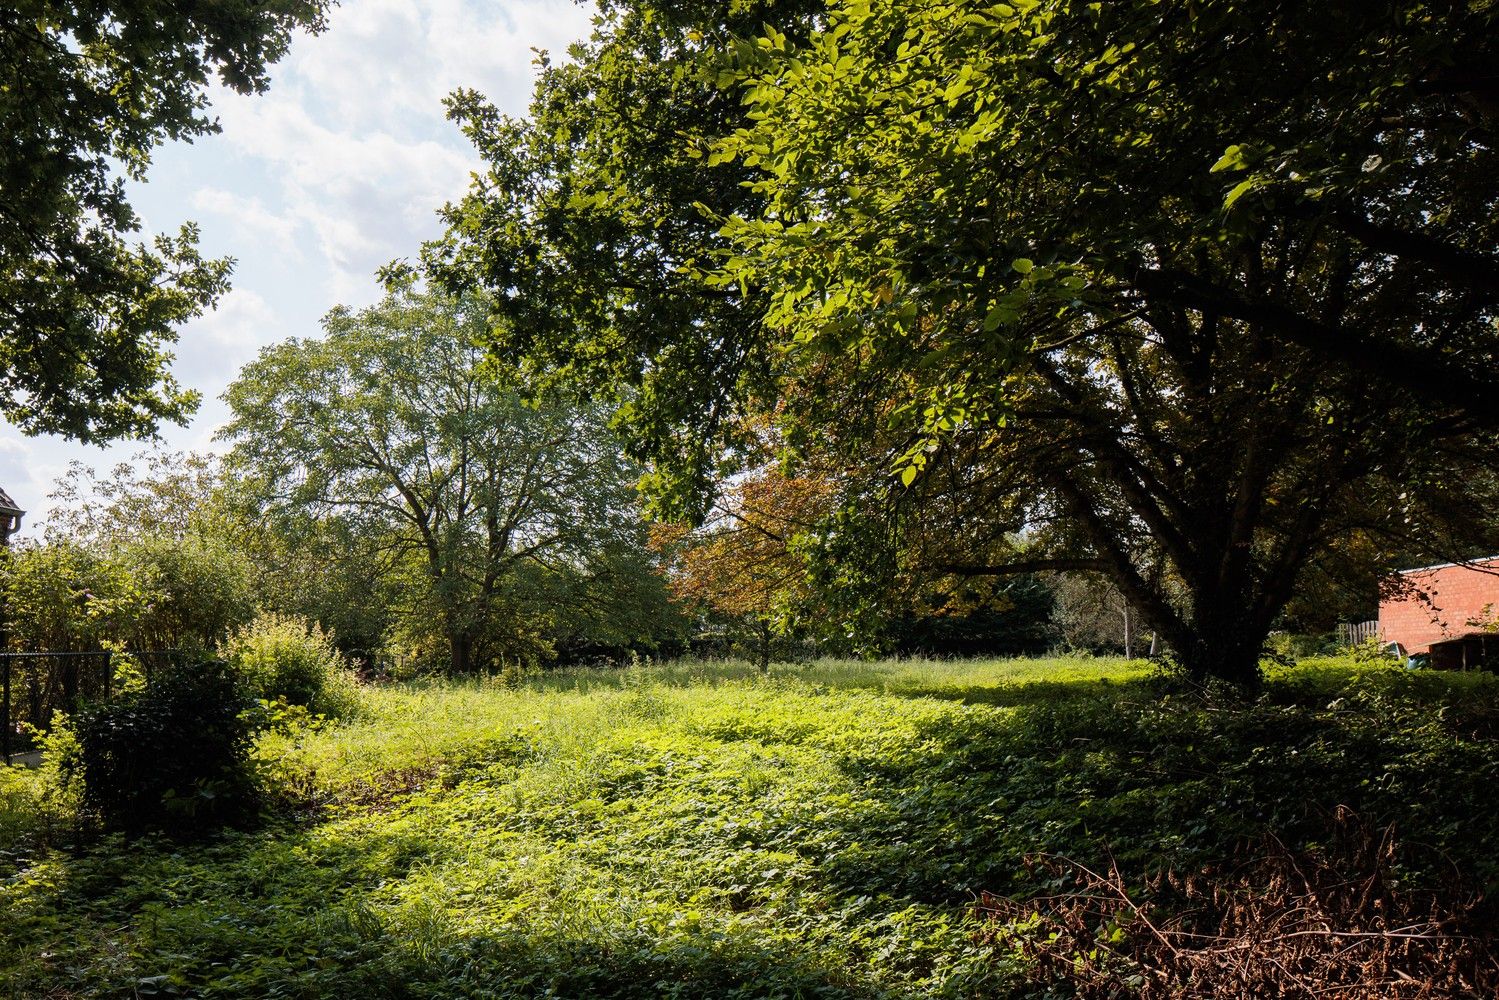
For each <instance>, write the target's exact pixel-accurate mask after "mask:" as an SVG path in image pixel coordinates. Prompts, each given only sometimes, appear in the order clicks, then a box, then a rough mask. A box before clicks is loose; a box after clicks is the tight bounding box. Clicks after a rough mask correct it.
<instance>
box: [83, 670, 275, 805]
mask: <svg viewBox="0 0 1499 1000" xmlns="http://www.w3.org/2000/svg"><path fill="white" fill-rule="evenodd" d="M252 707H253V701H252V700H251V699H250V698H249V697H248V695H247V694H246V692H245V689H244V686H243V685H242V684H241V683H240V680H239V678H238V676H237V675H236V674H235V673H234V671H233V670H231V669H230V667H229V666H228V665H227V664H225V663H223V662H222V661H210V662H208V663H204V664H202V665H200V666H197V667H194V668H191V669H178V670H171V671H167V672H166V673H164V674H163V675H161V676H158V677H157V678H155V679H154V680H152V682H151V683H150V684H148V685H146V687H145V688H143V689H142V690H140V691H137V692H134V693H132V694H127V695H125V696H124V697H122V698H120V699H119V700H117V701H113V702H107V703H104V704H100V705H96V706H94V707H93V708H90V709H88V710H86V711H84V712H81V713H79V715H78V717H77V720H76V722H75V730H76V733H77V740H78V759H79V763H80V766H81V771H82V774H83V803H84V807H85V808H86V810H87V811H88V812H90V813H92V814H93V815H95V816H97V817H98V818H99V820H100V821H101V822H102V823H103V824H104V826H105V827H106V828H108V829H112V830H123V831H125V832H128V833H139V832H142V831H146V830H161V831H164V832H167V833H171V834H191V833H198V832H203V831H206V830H211V829H216V828H218V827H220V826H224V825H229V824H237V823H241V822H244V821H246V820H248V819H250V818H251V817H253V816H254V815H255V813H256V810H257V798H258V795H257V791H258V790H257V786H256V781H255V774H254V770H253V768H252V766H251V764H250V744H251V741H252V737H253V730H252V722H251V720H250V714H249V711H248V710H249V709H250V708H252Z"/></svg>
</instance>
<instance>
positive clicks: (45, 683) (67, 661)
mask: <svg viewBox="0 0 1499 1000" xmlns="http://www.w3.org/2000/svg"><path fill="white" fill-rule="evenodd" d="M129 655H131V656H132V657H134V658H135V659H136V660H137V661H138V662H139V663H140V665H141V669H142V670H143V671H144V673H145V675H146V680H147V681H149V680H150V679H151V677H152V676H153V675H154V674H155V673H157V672H158V671H160V670H163V669H167V668H169V667H171V666H172V665H174V664H175V663H176V661H177V651H176V650H171V649H166V650H148V651H144V652H131V653H130V654H129ZM114 657H115V654H113V653H111V652H109V651H108V650H63V651H35V652H22V653H0V761H5V760H8V759H9V758H10V756H11V754H13V753H24V752H26V751H27V750H30V749H32V746H33V742H34V740H33V735H32V734H33V733H35V732H37V731H46V729H47V727H48V725H50V723H51V721H52V715H53V713H54V712H59V711H61V712H69V713H71V712H76V711H77V710H78V709H79V708H80V707H82V706H84V705H87V704H90V703H92V702H99V701H108V700H109V699H110V698H111V697H112V696H113V695H114V694H115V687H116V685H115V676H114V675H115V659H114Z"/></svg>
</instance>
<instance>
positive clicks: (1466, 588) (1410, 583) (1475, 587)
mask: <svg viewBox="0 0 1499 1000" xmlns="http://www.w3.org/2000/svg"><path fill="white" fill-rule="evenodd" d="M1496 616H1499V556H1491V557H1489V558H1487V559H1475V560H1473V561H1472V562H1467V563H1446V564H1443V565H1441V566H1423V567H1421V568H1420V569H1408V570H1403V571H1402V572H1401V573H1400V576H1399V580H1398V582H1397V584H1396V586H1394V587H1392V588H1391V591H1390V593H1389V594H1388V595H1387V596H1384V597H1382V598H1381V599H1380V602H1379V626H1380V631H1381V632H1382V633H1383V638H1384V641H1385V642H1398V643H1400V645H1401V646H1403V647H1405V651H1406V652H1407V653H1425V652H1431V651H1432V649H1431V647H1432V646H1433V645H1434V644H1445V643H1449V642H1452V641H1453V640H1461V639H1464V638H1466V637H1468V636H1471V635H1473V634H1474V633H1478V632H1483V631H1484V630H1483V629H1482V628H1481V627H1480V626H1479V625H1477V624H1476V623H1477V622H1491V621H1493V620H1494V619H1495V618H1496ZM1455 651H1456V652H1460V650H1455Z"/></svg>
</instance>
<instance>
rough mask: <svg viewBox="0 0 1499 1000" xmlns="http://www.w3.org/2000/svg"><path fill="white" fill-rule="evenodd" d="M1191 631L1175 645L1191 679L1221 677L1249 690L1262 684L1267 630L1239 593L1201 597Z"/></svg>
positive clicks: (1183, 666) (1176, 638)
mask: <svg viewBox="0 0 1499 1000" xmlns="http://www.w3.org/2000/svg"><path fill="white" fill-rule="evenodd" d="M1193 603H1194V605H1195V609H1194V610H1195V611H1196V614H1195V615H1194V620H1193V622H1192V628H1191V629H1190V631H1189V632H1188V633H1187V634H1186V635H1184V636H1180V637H1174V638H1173V640H1172V646H1173V647H1174V649H1175V651H1176V658H1177V660H1178V662H1179V665H1180V666H1181V668H1182V670H1183V671H1184V672H1185V673H1186V675H1187V678H1188V679H1189V680H1191V681H1194V682H1196V683H1202V682H1204V681H1206V680H1209V679H1210V678H1212V679H1217V680H1224V681H1228V682H1229V683H1231V684H1233V685H1235V686H1236V687H1240V688H1244V689H1246V690H1249V689H1253V688H1255V687H1258V686H1259V682H1260V654H1261V653H1262V652H1263V651H1264V645H1265V635H1266V631H1267V630H1266V629H1265V628H1262V627H1260V626H1259V625H1258V624H1257V623H1256V622H1255V621H1254V616H1253V615H1252V613H1251V612H1250V611H1249V610H1248V609H1247V608H1246V607H1245V606H1244V602H1243V601H1241V600H1240V599H1238V598H1237V597H1236V596H1225V595H1214V596H1199V597H1198V598H1197V599H1196V600H1195V601H1194V602H1193Z"/></svg>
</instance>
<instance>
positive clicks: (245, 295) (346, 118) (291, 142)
mask: <svg viewBox="0 0 1499 1000" xmlns="http://www.w3.org/2000/svg"><path fill="white" fill-rule="evenodd" d="M591 16H592V8H591V6H587V7H580V6H578V5H577V4H574V3H572V2H571V0H488V2H485V0H344V2H343V5H342V6H340V7H338V8H336V9H335V10H334V11H333V13H332V15H331V16H330V18H329V24H328V30H327V31H326V32H324V33H323V34H322V35H319V36H316V37H300V38H298V39H297V40H296V41H295V42H294V43H293V45H292V49H291V52H290V53H289V54H288V55H287V57H286V58H285V59H283V60H282V61H281V63H280V64H279V65H278V66H277V67H276V69H275V71H274V74H273V78H272V83H271V89H270V91H269V92H268V93H266V94H262V95H260V96H257V97H242V96H239V95H236V94H233V93H231V92H226V91H216V92H215V93H214V94H213V95H212V100H213V110H214V113H215V114H217V116H218V118H219V120H220V122H221V124H222V126H223V132H222V133H221V134H219V135H215V136H210V137H207V138H204V139H200V140H199V141H198V142H196V143H194V144H191V145H189V144H176V145H173V146H169V147H165V148H162V149H160V150H159V151H158V152H157V155H156V156H155V158H154V164H153V166H152V169H151V173H150V177H149V181H148V183H146V184H144V185H138V186H136V187H135V188H134V189H133V192H132V196H131V197H132V203H133V204H134V205H135V207H136V209H137V211H139V212H140V214H141V216H142V218H143V220H144V222H145V224H146V226H147V228H148V230H151V231H175V230H176V228H177V226H179V225H180V224H181V223H182V222H183V221H184V220H188V219H192V220H195V221H197V222H198V223H199V225H200V226H201V227H202V234H203V235H202V243H203V247H204V249H205V251H206V252H208V253H211V254H213V255H215V256H222V255H228V256H232V257H234V258H236V259H237V261H238V264H237V265H236V267H235V273H234V279H233V283H234V290H233V291H232V292H230V293H229V294H228V295H227V296H225V298H224V299H223V300H222V301H221V302H220V304H219V307H218V309H217V310H216V311H215V312H214V313H212V314H210V315H207V316H204V317H202V318H201V319H199V320H197V321H195V322H193V323H191V324H189V325H187V326H186V327H184V328H183V330H182V331H181V340H180V341H179V343H178V345H177V352H176V353H177V361H176V364H175V366H174V370H175V372H176V374H177V377H178V379H179V380H180V381H182V383H183V384H184V385H187V386H190V387H192V388H194V389H197V390H199V391H200V392H202V393H203V395H204V402H203V406H202V408H201V409H200V410H199V411H198V414H197V416H196V417H195V418H194V419H193V421H192V422H191V423H190V424H189V425H188V426H186V427H176V426H169V427H166V428H163V430H162V439H163V442H162V443H163V444H164V446H166V447H168V448H171V449H173V450H184V451H188V450H206V449H210V448H212V447H213V444H212V437H213V432H214V430H215V428H217V427H218V426H219V424H221V423H222V422H223V420H224V419H225V416H226V411H225V408H224V406H223V404H222V403H221V402H219V400H218V395H219V393H221V392H222V391H223V390H224V388H225V386H227V385H228V384H229V382H230V381H231V380H232V379H233V377H234V375H235V373H236V372H237V371H238V369H239V367H240V366H241V365H243V364H244V363H245V362H247V361H249V360H251V359H252V358H254V357H255V355H256V353H257V352H258V351H259V349H260V348H261V347H262V346H264V345H266V344H270V343H273V342H275V341H278V340H283V339H285V338H286V337H291V336H312V335H316V334H317V333H318V332H319V326H318V321H319V319H320V317H321V316H322V315H323V314H324V313H326V312H327V311H328V310H329V309H330V308H332V307H333V306H335V305H338V304H341V303H342V304H347V305H353V306H359V305H365V304H368V303H370V302H372V301H373V300H374V299H375V298H377V297H378V295H379V289H378V287H377V286H376V284H375V280H374V272H375V269H376V268H378V267H379V266H380V265H381V264H384V263H385V262H387V261H390V260H393V259H395V258H398V257H410V256H413V255H414V254H415V252H416V251H417V249H418V247H419V246H420V244H421V241H422V240H424V239H427V238H430V237H432V236H435V235H437V234H438V233H439V232H440V225H439V223H438V221H437V217H436V212H437V209H438V208H440V207H441V206H442V204H443V203H444V202H446V201H449V200H451V199H454V198H457V197H458V196H459V195H461V194H462V193H463V191H464V189H465V188H466V187H467V184H468V178H469V172H470V171H471V170H473V169H475V168H476V166H477V165H478V164H477V159H476V157H475V156H474V154H473V152H472V150H471V149H470V147H469V145H468V143H467V142H466V141H465V140H464V138H463V136H462V134H461V133H459V131H458V130H457V128H456V127H455V126H453V125H452V124H451V123H450V122H448V121H447V120H446V118H445V117H444V114H443V107H442V98H443V97H444V95H446V94H447V93H449V92H450V91H452V90H454V89H455V88H457V87H474V88H476V89H478V90H479V91H481V92H482V93H484V94H486V95H488V97H489V98H490V99H491V100H493V101H494V102H495V103H496V104H498V105H499V106H500V108H501V109H502V110H504V111H507V112H509V113H512V114H520V113H521V112H523V111H524V110H525V107H526V103H527V99H528V97H529V94H530V89H531V84H532V81H533V79H534V74H535V67H534V65H533V59H534V54H533V53H532V51H531V50H532V49H533V48H538V49H547V50H549V51H550V52H551V53H552V54H553V55H554V56H558V57H560V56H561V55H562V54H563V53H564V51H565V49H566V48H567V46H568V45H569V44H570V43H571V42H573V41H574V40H576V39H578V38H581V37H583V36H584V35H585V34H586V33H587V31H588V28H589V19H590V17H591ZM142 447H143V445H142V444H141V443H139V442H130V443H124V444H117V445H113V446H110V447H106V448H87V447H83V446H81V445H78V444H75V443H71V442H67V441H64V440H62V439H60V438H52V437H38V438H27V437H25V436H23V435H22V434H20V433H19V432H18V431H16V430H15V429H14V428H12V427H9V426H8V425H5V424H3V423H0V486H3V487H4V488H5V489H6V490H8V491H9V492H10V494H11V495H12V496H13V497H14V498H15V499H16V501H17V502H18V503H19V505H20V506H21V507H22V508H24V509H26V510H28V511H30V512H32V515H31V516H29V517H28V519H27V520H28V527H31V526H34V525H36V524H37V522H38V521H39V520H40V517H41V515H42V514H43V512H44V511H45V508H46V505H47V500H46V497H47V494H48V493H49V492H51V490H52V488H53V484H54V483H55V482H56V480H57V478H58V477H59V476H61V475H62V474H63V472H64V471H65V470H66V469H67V467H68V464H69V463H70V462H72V461H82V462H84V463H85V464H87V465H91V466H93V467H94V468H96V469H98V470H100V471H101V472H102V471H104V470H105V469H107V468H109V467H111V466H113V465H114V464H116V463H118V462H123V461H128V460H129V459H130V458H131V457H132V456H133V455H135V454H137V453H139V452H140V450H141V449H142ZM31 533H32V532H31V531H30V530H28V531H27V534H31Z"/></svg>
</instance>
